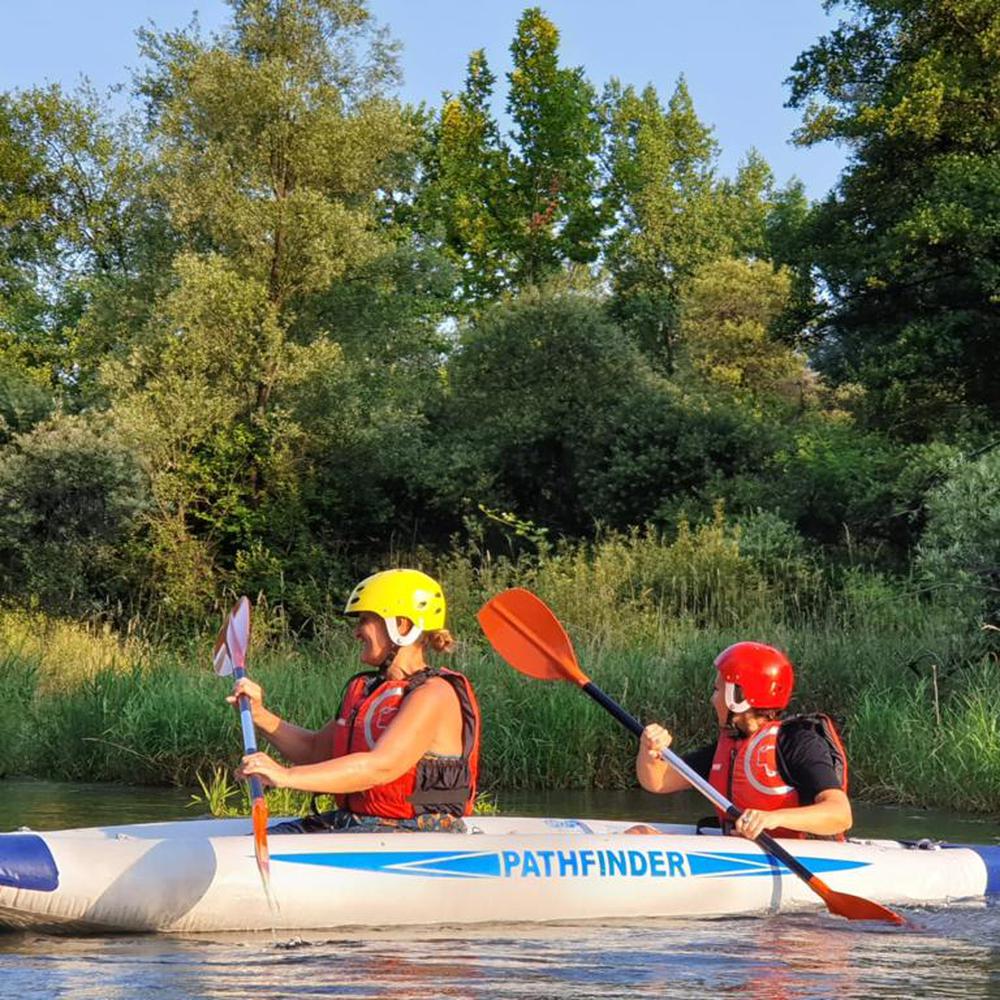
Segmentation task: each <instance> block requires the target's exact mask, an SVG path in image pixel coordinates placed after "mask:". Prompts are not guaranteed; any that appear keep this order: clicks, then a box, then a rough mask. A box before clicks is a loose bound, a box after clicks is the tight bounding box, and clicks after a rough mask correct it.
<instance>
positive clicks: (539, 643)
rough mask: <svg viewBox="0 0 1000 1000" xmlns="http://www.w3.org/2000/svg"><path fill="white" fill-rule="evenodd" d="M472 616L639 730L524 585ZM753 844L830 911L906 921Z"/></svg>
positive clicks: (696, 781) (765, 839)
mask: <svg viewBox="0 0 1000 1000" xmlns="http://www.w3.org/2000/svg"><path fill="white" fill-rule="evenodd" d="M476 617H477V618H478V619H479V624H480V626H481V627H482V630H483V632H484V633H485V634H486V638H487V639H489V641H490V644H491V645H492V646H493V648H494V649H495V650H496V651H497V652H498V653H499V654H500V656H502V657H503V659H504V660H506V661H507V663H509V664H510V665H511V666H512V667H513V668H514V669H515V670H517V671H519V672H520V673H522V674H526V675H527V676H528V677H534V678H536V679H537V680H543V681H572V682H573V683H574V684H577V685H579V686H580V687H581V688H582V689H583V690H584V691H585V692H586V693H587V694H588V695H589V696H590V697H591V698H593V700H594V701H596V702H597V704H598V705H600V706H601V708H603V709H605V711H607V712H609V713H610V714H611V715H613V716H614V717H615V718H616V719H617V720H618V721H619V722H620V723H621V724H622V725H623V726H624V727H625V728H626V729H629V730H631V732H632V733H633V734H634V735H635V736H641V735H642V730H643V726H642V723H641V722H639V720H638V719H636V718H635V717H634V716H632V715H630V714H629V713H628V712H626V711H625V709H624V708H622V707H621V705H619V704H618V703H617V702H616V701H614V700H612V699H611V698H610V697H609V696H608V695H606V694H605V693H604V692H603V691H602V690H601V689H600V688H599V687H598V686H597V685H596V684H594V683H593V682H592V681H591V680H590V678H589V677H587V676H586V674H584V672H583V671H582V670H581V669H580V664H579V663H578V662H577V659H576V654H575V653H574V651H573V645H572V643H571V642H570V639H569V636H568V635H567V634H566V630H565V629H564V628H563V627H562V624H561V623H560V621H559V619H558V618H556V616H555V614H553V612H552V610H551V609H550V608H549V607H548V605H546V604H545V603H544V602H543V601H542V600H541V598H539V597H536V596H535V595H534V594H533V593H531V591H529V590H524V589H523V588H521V587H515V588H513V589H512V590H506V591H504V592H503V593H502V594H498V595H497V596H496V597H494V598H492V599H491V600H489V601H487V602H486V604H484V605H483V606H482V608H480V609H479V613H478V615H477V616H476ZM660 756H661V757H662V758H663V759H664V760H665V761H666V762H667V763H668V764H670V766H671V767H673V768H674V769H675V770H677V771H678V772H680V774H682V775H683V776H684V777H685V778H686V779H687V780H688V781H689V782H690V783H691V784H692V785H693V786H694V787H695V788H697V789H698V791H699V792H701V794H702V795H704V796H705V797H706V798H707V799H709V800H710V801H711V802H712V803H713V804H715V805H716V806H718V807H719V808H720V809H721V810H723V812H725V814H726V815H727V816H728V817H729V818H730V819H731V820H734V821H735V820H737V819H739V818H740V815H741V814H740V810H739V809H737V808H736V806H734V805H733V804H732V802H730V801H729V799H727V798H726V797H725V796H724V795H722V794H721V793H720V792H718V791H717V790H716V789H715V788H713V787H712V786H711V785H710V784H709V783H708V782H707V781H706V780H705V779H704V778H703V777H702V776H701V775H700V774H698V772H697V771H695V770H693V769H692V768H691V767H689V766H688V765H687V764H686V763H685V762H684V761H683V760H681V758H680V757H678V756H677V755H676V754H675V753H674V752H673V751H672V750H670V749H669V748H668V749H665V750H663V751H661V754H660ZM756 843H758V844H759V845H760V846H761V847H762V848H763V849H764V850H765V851H767V853H768V854H770V855H771V857H773V858H775V859H776V860H778V861H780V862H781V863H782V864H783V865H784V866H785V867H786V868H788V869H789V870H790V871H792V872H794V874H796V875H797V876H798V877H799V878H800V879H802V881H803V882H805V883H806V885H808V886H809V888H810V889H812V890H813V892H815V893H816V895H818V896H819V897H820V898H821V899H822V900H823V902H824V903H826V906H827V909H828V910H829V911H830V912H831V913H835V914H837V915H838V916H841V917H847V919H848V920H883V921H888V922H889V923H893V924H905V923H906V920H905V919H904V918H903V917H901V916H900V915H899V914H898V913H894V912H893V911H892V910H890V909H888V908H887V907H885V906H882V905H881V904H879V903H876V902H874V901H873V900H870V899H864V898H862V897H861V896H852V895H850V894H848V893H844V892H834V890H833V889H831V888H830V887H829V886H828V885H827V884H826V883H825V882H824V881H823V880H822V879H820V878H819V877H818V876H816V875H814V874H813V873H812V872H811V871H810V870H809V869H808V868H806V866H805V865H804V864H802V862H800V861H799V860H798V859H796V858H795V857H793V856H792V855H791V854H789V853H788V851H786V850H785V848H784V847H782V846H781V844H779V843H778V842H777V841H776V840H775V839H774V838H773V837H772V836H771V835H770V834H769V833H767V832H762V833H760V834H759V835H758V836H757V837H756Z"/></svg>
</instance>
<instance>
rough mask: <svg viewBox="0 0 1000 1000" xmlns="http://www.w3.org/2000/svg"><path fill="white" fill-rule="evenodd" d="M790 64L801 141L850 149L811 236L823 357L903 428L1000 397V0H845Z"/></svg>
mask: <svg viewBox="0 0 1000 1000" xmlns="http://www.w3.org/2000/svg"><path fill="white" fill-rule="evenodd" d="M836 6H844V7H846V8H847V9H848V11H849V12H850V16H849V17H847V18H846V19H845V20H844V21H843V22H842V23H841V24H840V26H839V27H838V28H837V29H835V30H834V31H833V32H831V33H830V34H829V35H827V36H826V37H824V38H822V39H821V40H820V41H819V42H817V44H816V45H814V46H813V47H812V48H810V49H809V50H808V51H806V52H804V53H803V54H802V55H801V56H800V57H799V59H798V61H797V62H796V63H795V66H794V67H793V75H792V77H791V78H790V82H791V85H792V93H791V102H790V103H791V104H792V106H794V107H798V108H801V109H802V110H803V112H804V118H803V125H802V127H801V129H800V130H799V133H798V136H797V138H798V141H799V142H801V143H804V144H811V143H816V142H822V141H828V140H835V141H840V142H844V143H846V144H847V145H848V147H849V148H850V151H851V155H852V158H851V163H850V165H849V167H848V168H847V170H846V171H845V173H844V175H843V177H842V179H841V182H840V185H839V187H838V189H837V190H836V191H835V192H834V193H833V194H831V195H830V196H829V198H828V199H827V200H826V201H825V202H823V203H822V204H821V205H819V206H817V208H816V210H815V213H814V216H813V218H812V220H811V227H810V228H811V232H810V234H809V238H808V242H809V243H810V244H811V246H812V248H813V254H814V257H813V262H814V264H815V266H816V267H817V268H818V271H819V274H820V277H821V280H822V282H823V284H824V286H825V289H826V295H827V298H828V301H829V309H828V312H827V314H826V316H825V317H824V320H825V339H824V343H823V345H822V350H821V351H820V352H818V353H817V358H818V361H819V363H821V364H822V366H823V368H824V370H825V371H827V372H829V373H830V374H831V375H832V376H834V377H836V378H837V379H840V380H847V381H859V382H861V383H863V384H864V385H866V386H867V387H868V388H869V389H870V391H871V393H872V398H873V405H872V407H871V412H872V415H873V417H874V419H876V420H877V421H878V422H879V423H880V424H883V425H884V426H887V427H890V428H891V429H892V430H893V432H894V433H896V434H899V435H902V436H906V437H909V438H917V439H919V438H922V437H926V436H928V435H933V434H935V433H937V432H938V430H939V429H940V428H941V427H942V426H943V425H945V426H946V425H947V424H949V423H950V424H954V423H955V422H956V420H957V419H959V418H962V417H965V418H968V417H969V416H970V414H971V415H972V416H975V414H976V412H977V411H980V412H981V411H986V412H987V413H989V414H990V415H991V416H992V417H993V418H994V419H995V418H996V416H997V414H998V412H1000V382H998V380H997V378H996V375H995V373H996V371H997V367H998V364H1000V314H998V311H997V304H996V303H997V295H998V292H1000V268H998V264H997V261H998V260H1000V252H998V251H1000V246H998V243H997V232H998V219H1000V199H998V197H997V192H998V191H1000V159H998V157H997V152H996V150H997V148H998V143H1000V116H998V113H997V108H998V107H1000V49H998V48H997V45H996V38H997V37H998V34H1000V8H998V7H997V5H996V4H995V3H993V2H992V0H947V2H934V3H931V2H926V0H924V2H916V0H890V2H881V0H880V2H875V0H851V2H849V3H844V4H838V3H836V2H829V3H827V7H829V8H833V7H836Z"/></svg>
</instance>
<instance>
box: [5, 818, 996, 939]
mask: <svg viewBox="0 0 1000 1000" xmlns="http://www.w3.org/2000/svg"><path fill="white" fill-rule="evenodd" d="M468 824H469V828H470V832H469V833H465V834H456V833H391V834H378V833H343V832H341V833H321V834H283V835H278V834H272V835H271V836H270V838H269V846H270V852H271V887H272V891H273V893H274V896H275V898H276V900H277V904H278V909H277V911H276V912H274V911H272V910H271V909H270V907H269V905H268V902H267V898H266V896H265V894H264V891H263V889H262V886H261V881H260V877H259V874H258V871H257V866H256V863H255V860H254V851H253V839H252V837H251V836H250V823H249V820H243V819H235V820H195V821H184V822H174V823H151V824H141V825H131V826H110V827H95V828H91V829H80V830H60V831H55V832H49V833H35V832H30V831H20V832H17V833H6V834H0V925H4V926H8V927H18V928H25V927H32V928H37V929H46V930H61V931H66V932H94V931H101V932H104V931H163V932H184V933H189V932H204V931H251V930H254V931H256V930H270V929H272V928H273V929H276V930H307V929H312V930H316V929H322V928H332V927H350V926H355V927H388V926H404V925H419V924H452V923H454V924H462V925H465V924H470V923H495V922H502V923H505V922H522V921H559V920H581V919H618V918H635V917H696V916H721V915H737V914H755V913H768V912H774V911H776V910H785V909H793V908H806V907H808V908H816V907H820V908H822V906H823V904H822V902H821V901H820V900H819V899H818V898H817V896H816V895H815V894H814V893H813V892H812V891H811V890H810V889H809V888H808V887H807V886H806V885H804V884H803V883H802V881H801V880H800V879H798V878H797V877H796V876H795V875H793V874H792V873H791V872H789V871H788V870H787V869H785V868H784V867H783V866H781V865H780V864H778V863H777V862H775V861H773V860H772V859H771V858H770V857H769V856H768V855H767V854H766V853H765V852H764V851H763V850H761V849H760V848H759V847H757V845H756V844H754V843H751V842H750V841H747V840H743V839H741V838H736V837H721V836H718V835H717V834H702V835H696V833H695V831H694V829H693V828H692V827H690V826H678V825H668V824H651V825H650V826H651V827H652V828H653V829H655V830H656V833H655V834H649V833H646V834H641V835H637V834H635V833H626V832H625V831H626V830H628V829H629V828H630V827H632V826H634V824H633V823H629V822H620V821H607V820H567V819H535V818H515V817H505V816H484V817H473V818H471V819H470V820H468ZM650 826H646V827H645V828H646V829H650ZM784 844H785V846H786V847H787V848H788V849H789V850H790V851H791V852H792V853H793V854H794V855H795V856H796V857H798V858H799V859H800V860H801V861H802V862H803V863H804V864H805V865H806V866H807V867H808V868H810V869H811V870H812V871H813V872H814V873H816V874H818V875H819V876H820V877H821V878H822V879H823V880H824V881H825V882H826V883H827V884H828V885H829V886H830V888H832V889H834V890H836V891H839V892H847V893H853V894H855V895H860V896H865V897H867V898H869V899H872V900H875V901H877V902H880V903H884V904H887V905H892V906H906V905H911V904H912V905H923V904H943V903H948V902H951V901H956V900H968V899H976V898H982V897H986V896H989V895H991V894H997V893H1000V847H992V846H988V847H976V846H951V845H928V844H926V843H924V844H920V845H914V844H906V843H903V842H899V841H886V840H879V841H850V842H848V843H835V842H830V841H818V840H808V841H802V840H792V841H784Z"/></svg>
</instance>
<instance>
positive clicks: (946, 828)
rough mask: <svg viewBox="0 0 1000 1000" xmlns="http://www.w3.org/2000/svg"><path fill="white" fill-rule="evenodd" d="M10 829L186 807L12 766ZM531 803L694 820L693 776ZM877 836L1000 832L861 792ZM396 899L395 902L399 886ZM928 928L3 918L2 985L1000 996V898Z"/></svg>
mask: <svg viewBox="0 0 1000 1000" xmlns="http://www.w3.org/2000/svg"><path fill="white" fill-rule="evenodd" d="M0 795H2V798H0V801H2V803H3V804H2V806H0V829H4V830H9V829H12V828H15V827H17V826H22V825H27V826H31V827H33V828H35V829H45V828H55V827H57V826H77V825H84V824H95V825H96V824H100V823H107V822H130V821H131V822H139V821H146V820H162V819H165V818H172V817H177V818H184V817H191V816H193V815H195V814H196V810H191V809H188V808H186V803H187V802H188V800H189V795H187V794H186V793H181V792H175V791H163V790H159V789H152V790H149V789H122V788H119V787H113V788H107V787H103V786H83V785H52V784H48V783H22V782H11V781H2V782H0ZM499 801H500V805H501V807H502V809H503V811H504V812H507V813H511V814H515V813H520V814H524V815H562V816H594V817H608V818H622V817H629V818H646V819H652V818H658V819H669V820H678V821H680V820H688V819H691V818H694V817H695V816H700V815H702V814H704V812H705V809H704V806H703V804H702V802H701V801H700V800H699V799H698V798H697V797H696V796H693V795H692V796H688V795H687V794H685V795H681V796H675V797H673V799H671V800H665V799H659V798H655V797H652V796H648V795H646V794H645V793H641V792H629V793H595V792H589V793H582V792H581V793H558V794H554V793H550V794H547V795H538V794H528V793H516V794H515V793H507V794H501V795H500V796H499ZM856 820H857V828H856V829H857V832H858V833H859V834H860V835H863V836H905V837H908V838H920V837H933V838H940V839H951V840H963V841H966V842H977V843H997V842H1000V831H998V829H997V827H996V825H995V824H994V823H992V822H988V821H985V820H983V819H981V818H976V817H962V816H958V815H954V814H943V813H934V812H924V811H919V810H913V809H885V808H881V807H864V806H861V807H859V808H858V809H857V810H856ZM387 905H388V904H387ZM907 915H908V916H910V917H911V918H912V919H913V920H914V921H915V923H916V924H917V926H918V928H919V929H917V930H907V931H901V930H897V929H894V928H890V927H882V926H874V925H872V926H869V925H859V924H852V923H849V922H847V921H844V920H841V919H839V918H835V917H832V916H830V915H828V914H826V913H814V914H813V913H810V914H795V915H777V916H771V917H754V918H745V919H725V920H644V921H641V922H629V923H625V922H614V923H603V924H593V923H580V924H561V925H537V924H536V925H531V924H524V925H518V926H510V925H507V926H490V925H477V926H476V927H447V928H432V929H419V930H413V929H408V930H406V931H392V930H382V931H366V932H357V933H344V932H340V931H337V932H306V933H304V934H302V936H301V937H300V938H286V937H284V936H283V937H281V938H279V939H277V940H275V939H273V938H272V937H271V936H270V935H266V934H264V935H229V934H215V935H200V936H189V937H176V936H170V935H146V936H124V935H122V936H116V937H89V938H58V937H51V936H48V935H40V934H34V933H0V998H2V1000H7V998H15V997H32V998H34V997H38V998H57V997H58V998H80V1000H84V998H88V1000H89V998H93V1000H118V998H121V1000H132V998H136V997H147V996H149V997H155V998H156V1000H187V998H206V1000H209V998H236V997H251V998H258V997H259V998H310V997H346V998H375V997H378V998H382V997H385V998H389V997H391V998H393V1000H409V998H414V1000H416V998H420V1000H427V998H437V997H441V998H444V997H448V998H463V1000H464V998H483V1000H487V998H500V1000H527V998H535V997H537V998H551V1000H571V998H573V1000H577V998H602V1000H608V998H612V997H667V998H675V997H676V998H691V997H702V996H720V995H721V996H726V995H730V994H736V995H739V996H742V997H750V998H753V1000H765V998H766V1000H800V998H801V1000H805V998H811V1000H817V998H827V997H830V998H833V997H838V998H850V1000H854V998H857V1000H862V998H869V997H872V998H882V997H885V998H889V997H892V998H902V997H962V998H980V997H982V998H1000V907H997V906H987V905H985V904H979V903H977V904H973V905H968V906H963V907H949V908H946V909H936V910H935V909H929V910H919V911H916V910H915V911H908V912H907Z"/></svg>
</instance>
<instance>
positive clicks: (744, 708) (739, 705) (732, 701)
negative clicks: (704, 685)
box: [725, 681, 751, 715]
mask: <svg viewBox="0 0 1000 1000" xmlns="http://www.w3.org/2000/svg"><path fill="white" fill-rule="evenodd" d="M725 698H726V708H728V709H729V711H730V712H732V713H733V714H734V715H739V713H740V712H749V711H750V708H751V705H750V702H748V701H747V700H746V699H744V700H743V701H737V700H736V685H735V684H734V683H733V682H732V681H726V690H725Z"/></svg>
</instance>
